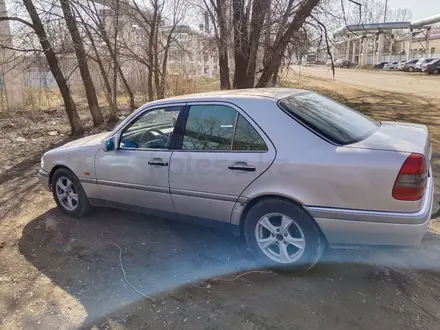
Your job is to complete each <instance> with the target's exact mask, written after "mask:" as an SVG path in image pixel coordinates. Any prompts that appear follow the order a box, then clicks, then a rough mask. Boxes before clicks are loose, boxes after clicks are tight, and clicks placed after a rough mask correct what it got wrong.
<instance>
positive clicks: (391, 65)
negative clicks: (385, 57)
mask: <svg viewBox="0 0 440 330" xmlns="http://www.w3.org/2000/svg"><path fill="white" fill-rule="evenodd" d="M398 66H399V62H389V63H387V64H385V65H384V66H383V69H384V70H397V67H398Z"/></svg>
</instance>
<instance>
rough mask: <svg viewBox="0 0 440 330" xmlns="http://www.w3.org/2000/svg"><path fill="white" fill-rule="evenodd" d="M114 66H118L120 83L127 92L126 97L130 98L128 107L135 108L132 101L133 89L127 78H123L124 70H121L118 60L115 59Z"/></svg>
mask: <svg viewBox="0 0 440 330" xmlns="http://www.w3.org/2000/svg"><path fill="white" fill-rule="evenodd" d="M115 65H116V67H117V68H118V72H119V76H120V77H121V80H122V83H123V84H124V87H125V90H126V91H127V93H128V97H129V99H130V108H131V110H134V109H136V104H135V103H134V94H133V91H132V90H131V87H130V85H129V84H128V81H127V79H126V78H125V75H124V72H122V68H121V66H120V65H119V62H118V61H116V63H115Z"/></svg>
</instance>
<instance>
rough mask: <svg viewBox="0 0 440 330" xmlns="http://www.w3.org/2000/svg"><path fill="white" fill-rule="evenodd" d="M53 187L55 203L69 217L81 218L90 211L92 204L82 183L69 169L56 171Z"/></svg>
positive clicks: (53, 177) (53, 176)
mask: <svg viewBox="0 0 440 330" xmlns="http://www.w3.org/2000/svg"><path fill="white" fill-rule="evenodd" d="M51 185H52V193H53V197H54V199H55V202H56V203H57V205H58V207H59V208H60V209H61V211H63V212H64V213H66V214H67V215H70V216H73V217H77V218H79V217H82V216H83V215H85V214H86V213H87V212H88V211H89V210H90V203H89V200H88V199H87V196H86V194H85V192H84V190H83V188H82V186H81V183H80V182H79V180H78V178H77V177H76V176H75V174H73V173H72V172H71V171H70V170H68V169H67V168H60V169H58V170H56V171H55V173H54V174H53V175H52V179H51Z"/></svg>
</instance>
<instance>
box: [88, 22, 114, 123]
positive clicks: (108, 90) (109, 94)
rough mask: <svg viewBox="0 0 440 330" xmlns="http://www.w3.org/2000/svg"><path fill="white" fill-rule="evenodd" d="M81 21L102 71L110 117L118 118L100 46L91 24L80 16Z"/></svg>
mask: <svg viewBox="0 0 440 330" xmlns="http://www.w3.org/2000/svg"><path fill="white" fill-rule="evenodd" d="M80 19H81V22H82V24H83V26H84V30H85V31H86V33H87V36H88V37H89V41H90V45H91V46H92V49H93V52H94V53H95V56H96V62H97V63H98V67H99V71H100V72H101V77H102V80H103V82H104V87H105V90H106V93H105V97H106V99H107V102H108V106H109V108H110V117H111V118H110V119H113V120H114V119H116V118H117V114H116V112H117V108H116V105H115V104H113V101H112V87H111V86H110V81H109V80H108V75H107V72H106V71H105V68H104V64H102V59H101V55H99V51H98V48H97V47H96V43H95V39H94V38H93V35H92V33H91V32H90V29H89V26H88V25H87V23H86V22H85V21H84V20H83V18H82V17H81V16H80Z"/></svg>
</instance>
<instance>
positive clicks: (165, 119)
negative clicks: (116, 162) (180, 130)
mask: <svg viewBox="0 0 440 330" xmlns="http://www.w3.org/2000/svg"><path fill="white" fill-rule="evenodd" d="M180 108H181V107H180V106H179V107H169V108H160V109H154V110H150V111H147V112H145V113H144V114H142V115H141V116H139V117H138V118H137V119H135V120H134V121H133V122H132V123H131V124H129V125H128V126H127V127H126V128H125V129H124V130H123V131H122V134H121V139H120V144H119V147H120V148H122V149H167V148H168V144H169V142H170V139H171V135H172V133H173V129H174V126H175V124H176V121H177V116H178V115H179V111H180Z"/></svg>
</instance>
